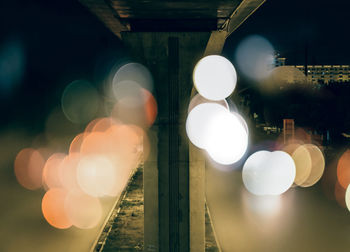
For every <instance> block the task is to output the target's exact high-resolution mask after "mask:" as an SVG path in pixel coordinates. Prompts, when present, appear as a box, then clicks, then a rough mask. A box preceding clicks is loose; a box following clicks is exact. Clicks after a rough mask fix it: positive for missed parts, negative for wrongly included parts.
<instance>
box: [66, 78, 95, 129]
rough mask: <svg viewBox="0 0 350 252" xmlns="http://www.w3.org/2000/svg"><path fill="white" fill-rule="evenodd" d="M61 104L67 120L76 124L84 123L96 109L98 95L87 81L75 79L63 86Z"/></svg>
mask: <svg viewBox="0 0 350 252" xmlns="http://www.w3.org/2000/svg"><path fill="white" fill-rule="evenodd" d="M61 105H62V110H63V113H64V114H65V116H66V117H67V119H68V120H70V121H71V122H73V123H77V124H81V123H86V122H88V121H90V120H91V119H92V118H94V116H95V115H96V113H97V111H98V107H99V96H98V93H97V91H96V89H95V88H94V87H93V86H92V85H91V84H90V83H89V82H87V81H84V80H75V81H73V82H72V83H70V84H69V85H68V86H67V87H66V88H65V90H64V92H63V95H62V99H61Z"/></svg>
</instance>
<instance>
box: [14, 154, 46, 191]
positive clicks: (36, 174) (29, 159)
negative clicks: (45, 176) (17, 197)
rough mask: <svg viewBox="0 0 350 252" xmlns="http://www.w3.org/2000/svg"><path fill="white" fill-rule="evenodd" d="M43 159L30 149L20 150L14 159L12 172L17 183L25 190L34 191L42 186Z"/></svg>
mask: <svg viewBox="0 0 350 252" xmlns="http://www.w3.org/2000/svg"><path fill="white" fill-rule="evenodd" d="M44 165H45V161H44V158H43V157H42V155H41V154H40V152H39V151H37V150H34V149H32V148H26V149H23V150H21V151H20V152H19V153H18V154H17V156H16V159H15V164H14V171H15V175H16V179H17V181H18V183H19V184H20V185H21V186H23V187H24V188H26V189H29V190H35V189H38V188H40V187H41V186H42V171H43V168H44Z"/></svg>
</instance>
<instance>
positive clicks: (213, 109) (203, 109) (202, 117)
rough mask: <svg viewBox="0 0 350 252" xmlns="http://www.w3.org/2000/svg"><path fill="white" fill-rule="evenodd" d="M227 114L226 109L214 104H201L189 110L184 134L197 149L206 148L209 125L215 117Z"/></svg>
mask: <svg viewBox="0 0 350 252" xmlns="http://www.w3.org/2000/svg"><path fill="white" fill-rule="evenodd" d="M220 113H228V111H227V109H226V108H225V107H223V106H221V105H219V104H216V103H202V104H199V105H198V106H196V107H195V108H193V109H192V110H191V112H190V113H189V114H188V116H187V120H186V132H187V136H188V138H189V139H190V141H191V142H192V143H193V144H194V145H196V146H197V147H198V148H202V149H205V148H206V147H207V146H208V143H207V142H208V137H209V136H210V134H211V133H210V130H209V125H210V124H211V123H212V121H213V120H215V117H216V115H218V114H220Z"/></svg>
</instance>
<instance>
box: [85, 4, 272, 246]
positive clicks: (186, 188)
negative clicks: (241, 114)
mask: <svg viewBox="0 0 350 252" xmlns="http://www.w3.org/2000/svg"><path fill="white" fill-rule="evenodd" d="M264 1H265V0H220V1H212V0H200V1H169V0H168V1H166V0H165V1H160V0H147V1H146V0H131V1H130V0H128V1H126V0H106V1H97V0H80V2H81V3H83V4H84V5H85V6H87V7H88V8H89V9H90V10H91V11H92V12H93V13H94V14H95V15H96V16H97V17H99V18H100V19H101V20H102V21H103V22H104V23H105V25H106V26H107V27H108V28H110V30H111V31H112V32H114V33H115V34H116V35H117V36H119V37H120V38H121V39H122V40H123V42H124V43H125V44H126V46H128V47H129V49H130V51H131V52H132V54H133V55H134V57H135V58H136V59H137V60H138V61H140V62H141V63H143V64H144V65H146V66H147V67H148V68H149V69H150V71H151V72H152V74H153V77H154V84H155V88H154V89H155V90H154V95H155V97H156V99H157V103H158V117H157V120H156V122H155V124H154V126H153V127H152V128H151V129H150V131H149V137H150V140H151V147H152V151H151V155H150V157H149V159H148V160H147V161H146V162H145V166H144V214H145V215H144V216H145V223H144V224H145V227H144V228H145V232H144V234H145V235H144V243H145V244H144V246H145V247H144V249H145V251H204V250H205V165H206V164H205V160H204V158H203V156H202V155H201V153H200V152H199V150H198V149H196V148H195V147H194V146H192V145H191V144H190V143H189V141H188V139H187V137H186V132H185V120H186V116H187V106H188V104H189V101H190V97H191V95H193V94H194V90H193V88H192V87H193V83H192V71H193V68H194V66H195V64H196V62H197V61H198V60H199V59H200V58H201V57H203V56H204V55H210V54H220V53H221V50H222V48H223V45H224V42H225V39H226V38H227V36H229V35H230V33H231V32H233V31H234V30H235V29H236V28H237V27H239V26H240V25H241V24H242V23H243V22H244V21H245V20H246V18H248V17H249V16H250V15H251V14H252V13H253V12H254V11H255V10H256V9H257V8H258V7H259V6H260V5H261V4H262V3H263V2H264Z"/></svg>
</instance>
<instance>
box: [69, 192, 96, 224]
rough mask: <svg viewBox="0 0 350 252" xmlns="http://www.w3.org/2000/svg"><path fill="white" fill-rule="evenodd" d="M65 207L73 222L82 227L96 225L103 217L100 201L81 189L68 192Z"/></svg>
mask: <svg viewBox="0 0 350 252" xmlns="http://www.w3.org/2000/svg"><path fill="white" fill-rule="evenodd" d="M64 209H65V211H66V214H67V217H68V218H69V220H70V221H71V222H72V224H73V225H74V226H75V227H77V228H81V229H88V228H93V227H95V226H96V225H97V224H98V223H99V221H100V220H101V217H102V206H101V203H100V201H99V200H98V199H97V198H95V197H91V196H89V195H87V194H85V193H83V192H81V191H79V190H72V191H70V192H69V193H68V195H67V197H66V200H65V204H64Z"/></svg>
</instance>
